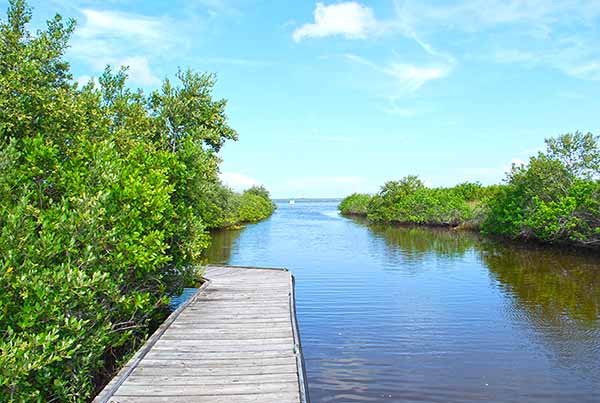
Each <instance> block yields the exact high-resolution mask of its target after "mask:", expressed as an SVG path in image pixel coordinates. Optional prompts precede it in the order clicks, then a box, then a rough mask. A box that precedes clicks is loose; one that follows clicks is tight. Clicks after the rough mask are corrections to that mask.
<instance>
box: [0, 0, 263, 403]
mask: <svg viewBox="0 0 600 403" xmlns="http://www.w3.org/2000/svg"><path fill="white" fill-rule="evenodd" d="M30 19H31V12H30V10H29V9H28V7H27V6H26V5H25V3H24V2H23V1H20V0H13V1H11V2H10V8H9V11H8V16H7V18H6V20H5V21H3V22H2V23H1V24H0V136H1V142H0V166H1V169H0V289H1V290H2V292H1V293H0V334H1V335H2V337H1V339H0V402H17V401H33V402H48V401H61V402H66V401H69V402H76V401H77V402H83V401H88V400H90V398H92V397H93V396H94V393H95V391H97V390H98V388H99V387H101V386H102V385H101V384H100V383H101V382H102V380H104V379H106V377H107V376H110V374H111V370H112V369H114V367H115V366H118V365H119V363H121V362H122V361H123V360H124V358H125V357H126V356H127V354H128V353H129V352H131V351H133V350H135V348H136V347H137V346H139V345H140V343H141V342H142V341H143V340H144V338H145V337H146V336H147V335H148V333H149V331H151V329H152V328H153V327H154V326H156V324H158V323H160V322H161V321H162V319H163V318H164V317H165V314H166V312H167V311H166V309H165V307H166V304H167V302H168V296H169V295H176V294H178V293H179V292H180V290H181V288H182V287H183V286H185V285H186V284H189V283H190V282H193V280H194V279H195V278H196V277H197V271H198V264H199V262H200V257H201V253H202V251H203V250H204V249H206V247H207V246H208V244H209V242H210V235H209V229H211V228H218V227H227V226H230V225H233V224H236V223H240V222H254V221H257V220H260V219H263V218H265V217H267V216H268V215H270V214H271V213H272V211H273V204H272V202H271V201H270V198H269V195H268V192H266V190H265V189H263V188H252V189H249V190H247V191H246V192H244V193H242V194H236V193H234V192H232V191H231V190H230V189H228V188H226V187H225V186H223V184H222V183H221V182H220V181H219V177H218V173H219V164H220V158H219V154H218V153H219V151H220V149H221V147H222V146H223V145H224V144H225V143H226V142H229V141H234V140H236V139H237V133H236V132H235V130H234V129H233V128H231V127H230V126H229V123H228V119H227V115H226V113H225V108H226V104H227V102H226V100H223V99H215V98H213V95H212V94H213V87H214V84H215V77H214V76H213V75H211V74H200V73H196V72H193V71H190V70H185V71H180V72H179V73H178V74H177V76H176V77H175V79H173V80H170V79H165V80H164V81H163V83H162V85H161V86H160V88H158V89H156V90H155V91H152V92H150V93H149V94H146V93H144V92H143V91H141V90H132V89H130V87H129V86H128V84H127V69H120V70H118V71H113V70H111V69H110V68H107V69H106V70H105V72H104V73H103V74H102V75H101V76H100V77H99V78H98V80H97V81H96V82H89V83H88V84H85V85H83V86H79V85H78V84H76V82H75V81H74V80H73V76H72V74H71V71H70V68H69V64H68V62H67V61H66V60H65V59H64V53H65V51H66V49H67V47H68V43H69V37H70V35H71V34H72V32H73V31H74V27H75V23H74V21H71V20H68V21H66V20H64V19H62V18H61V17H60V16H56V17H55V18H54V19H52V20H51V21H49V22H48V24H47V27H46V29H45V30H41V31H38V32H37V33H35V34H33V33H31V32H29V31H28V29H27V24H28V23H29V21H30Z"/></svg>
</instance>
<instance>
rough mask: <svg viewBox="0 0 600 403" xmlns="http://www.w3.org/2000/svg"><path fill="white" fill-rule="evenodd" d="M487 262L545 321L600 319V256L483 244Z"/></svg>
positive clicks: (523, 304)
mask: <svg viewBox="0 0 600 403" xmlns="http://www.w3.org/2000/svg"><path fill="white" fill-rule="evenodd" d="M480 249H481V255H482V259H483V262H484V263H485V265H486V266H487V267H488V269H489V270H490V273H491V274H492V275H493V276H494V278H495V279H496V280H498V281H499V282H500V283H501V284H502V286H503V287H504V288H505V289H506V290H507V291H508V292H509V293H510V294H512V295H514V296H515V297H517V298H518V302H519V305H520V306H521V307H526V308H527V309H528V310H530V311H531V312H532V313H535V315H536V316H538V315H541V316H542V317H543V318H544V319H545V320H550V319H553V320H556V321H560V320H565V319H571V320H578V321H588V322H596V321H597V320H598V319H599V318H600V263H599V262H600V259H599V258H598V256H583V255H575V254H573V253H561V251H558V250H555V249H550V248H545V249H543V248H533V247H522V246H515V245H504V244H499V243H495V242H491V241H486V242H483V243H481V246H480Z"/></svg>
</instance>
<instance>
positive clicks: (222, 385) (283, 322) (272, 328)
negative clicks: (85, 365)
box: [95, 266, 308, 403]
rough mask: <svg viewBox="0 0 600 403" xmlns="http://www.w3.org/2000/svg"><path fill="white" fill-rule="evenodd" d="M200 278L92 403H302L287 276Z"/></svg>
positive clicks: (214, 274) (237, 272) (234, 271)
mask: <svg viewBox="0 0 600 403" xmlns="http://www.w3.org/2000/svg"><path fill="white" fill-rule="evenodd" d="M205 278H207V279H209V282H208V284H207V285H205V286H203V290H202V292H200V293H197V294H196V295H195V296H194V297H193V300H192V301H190V302H187V303H186V304H185V307H184V308H180V310H178V312H176V315H175V314H174V315H175V317H173V316H174V315H172V316H171V317H169V319H168V321H167V322H168V324H167V325H163V326H161V329H160V330H161V331H160V332H159V334H156V333H155V334H154V335H153V336H152V337H151V339H150V341H149V343H147V344H146V345H145V346H144V347H143V348H142V349H141V350H140V352H138V353H137V354H136V359H135V360H132V361H131V362H130V363H128V365H127V367H126V368H124V369H122V370H121V371H120V373H119V375H118V376H117V377H115V379H113V381H112V382H111V383H110V384H109V386H107V387H106V388H105V390H104V391H103V392H102V393H101V394H100V395H99V396H98V397H97V398H96V399H95V402H97V403H106V402H109V401H110V402H113V403H117V402H120V403H128V402H129V403H140V402H147V403H153V402H174V403H177V402H200V403H205V402H206V403H208V402H210V403H225V402H227V403H232V402H239V403H245V402H248V403H307V402H308V396H307V393H306V387H305V384H304V372H303V371H304V370H303V365H302V360H301V357H299V356H298V354H299V351H300V347H299V344H300V341H299V336H298V332H297V327H296V318H295V309H294V308H295V307H294V290H293V278H292V276H291V274H290V273H289V272H287V271H285V270H277V269H251V268H250V269H249V268H239V267H224V266H219V267H209V268H208V269H207V270H206V274H205Z"/></svg>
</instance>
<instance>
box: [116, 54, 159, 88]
mask: <svg viewBox="0 0 600 403" xmlns="http://www.w3.org/2000/svg"><path fill="white" fill-rule="evenodd" d="M118 64H119V66H128V67H129V70H128V72H127V74H128V75H129V78H130V79H131V81H132V82H134V83H136V84H141V85H147V86H156V85H159V84H160V79H159V78H158V77H157V76H155V75H154V73H152V71H151V69H150V65H149V64H148V60H147V59H146V58H145V57H140V56H135V57H128V58H125V59H123V60H121V61H120V62H119V63H118Z"/></svg>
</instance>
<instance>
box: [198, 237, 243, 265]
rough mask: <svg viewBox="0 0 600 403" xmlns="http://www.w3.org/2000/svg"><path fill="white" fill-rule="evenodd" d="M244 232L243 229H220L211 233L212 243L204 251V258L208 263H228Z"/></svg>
mask: <svg viewBox="0 0 600 403" xmlns="http://www.w3.org/2000/svg"><path fill="white" fill-rule="evenodd" d="M241 233H242V230H241V229H230V230H220V231H214V232H212V233H211V245H210V247H209V248H208V249H207V250H206V251H204V253H203V255H202V259H203V261H204V262H206V263H227V262H229V259H230V258H231V251H232V249H233V248H234V247H235V243H236V241H237V240H238V238H239V237H240V234H241Z"/></svg>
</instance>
